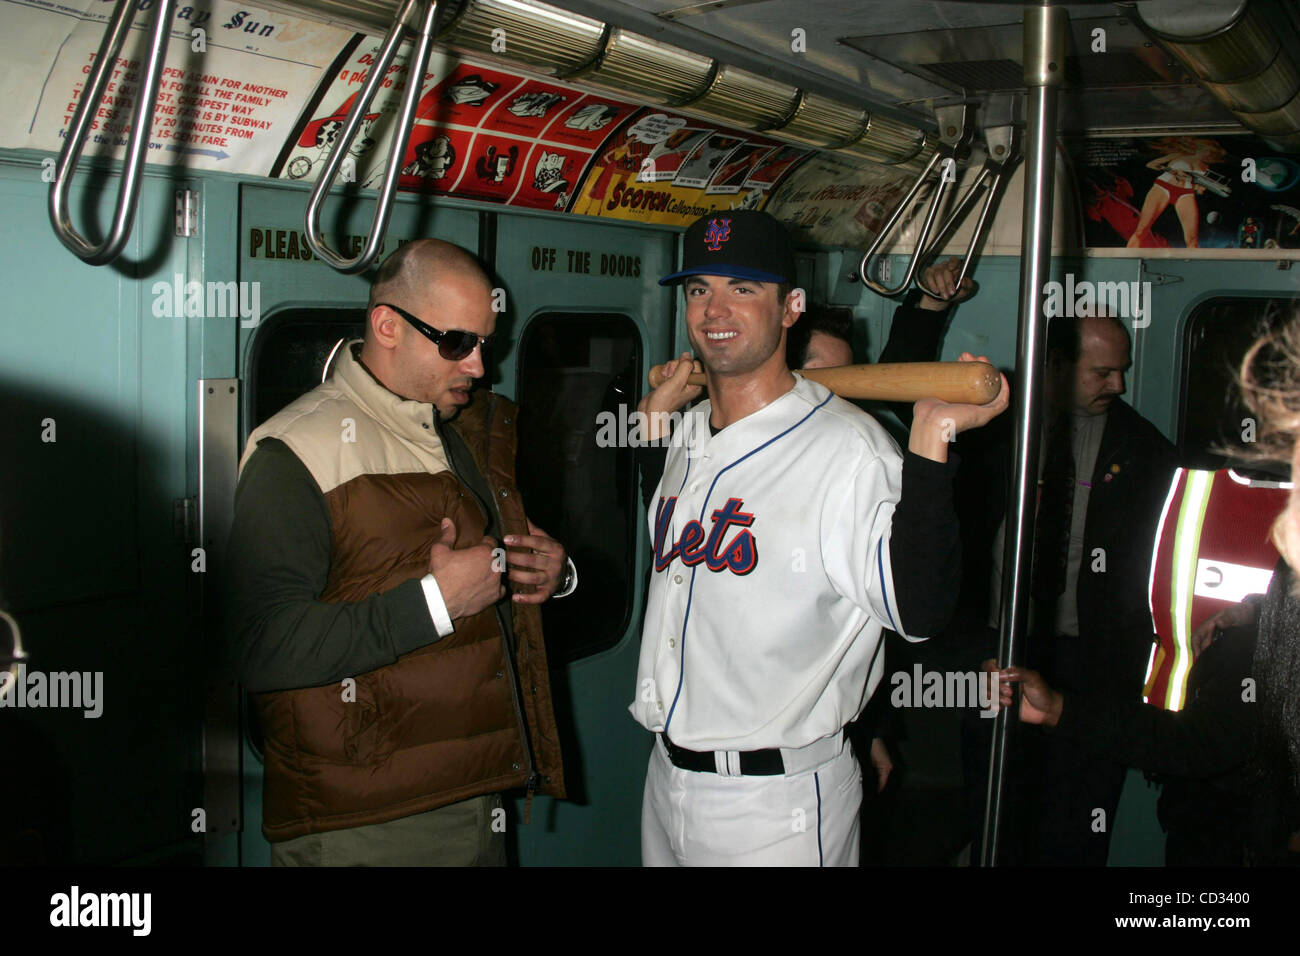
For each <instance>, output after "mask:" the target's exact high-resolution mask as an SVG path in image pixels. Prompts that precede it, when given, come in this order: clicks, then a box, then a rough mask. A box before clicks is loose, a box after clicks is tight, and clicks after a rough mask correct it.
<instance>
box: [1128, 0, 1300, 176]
mask: <svg viewBox="0 0 1300 956" xmlns="http://www.w3.org/2000/svg"><path fill="white" fill-rule="evenodd" d="M1132 9H1133V14H1134V16H1135V17H1137V19H1138V20H1139V22H1141V23H1142V24H1143V26H1144V27H1145V28H1146V30H1147V32H1148V33H1150V35H1151V36H1152V37H1153V38H1154V39H1155V40H1157V41H1158V42H1159V43H1160V45H1161V46H1163V47H1164V48H1165V49H1167V50H1168V51H1169V52H1170V53H1172V54H1173V55H1174V56H1176V57H1177V58H1178V59H1179V60H1181V61H1182V63H1183V64H1184V65H1185V66H1186V67H1187V68H1188V69H1189V70H1191V71H1192V73H1193V74H1195V75H1196V77H1197V78H1198V79H1199V80H1200V81H1201V83H1202V84H1203V85H1204V86H1205V88H1206V89H1207V90H1209V92H1210V93H1211V94H1212V95H1213V96H1214V97H1215V98H1216V99H1217V100H1219V102H1221V103H1223V105H1224V106H1226V107H1227V108H1228V109H1230V110H1231V111H1232V112H1233V114H1234V115H1235V116H1236V117H1237V119H1239V120H1240V121H1241V123H1242V125H1244V126H1246V127H1247V128H1248V129H1251V130H1253V131H1255V132H1256V133H1258V134H1259V135H1260V136H1263V137H1264V138H1265V139H1266V140H1268V141H1269V142H1270V143H1271V144H1273V146H1275V147H1276V148H1278V149H1282V150H1285V151H1288V152H1300V70H1297V67H1296V61H1295V59H1294V58H1293V56H1292V54H1290V53H1288V52H1287V48H1288V47H1290V48H1292V49H1295V48H1297V47H1298V46H1300V37H1297V36H1296V31H1295V27H1294V24H1293V23H1292V22H1291V21H1290V19H1289V18H1288V17H1287V15H1286V12H1285V10H1283V9H1281V5H1280V4H1278V5H1269V9H1267V10H1266V9H1265V5H1264V4H1260V3H1254V2H1251V0H1228V2H1225V0H1206V2H1203V3H1201V4H1198V5H1197V6H1195V7H1192V8H1189V7H1188V6H1187V5H1186V4H1185V3H1180V2H1174V0H1147V2H1145V3H1142V4H1135V5H1134V6H1133V8H1132Z"/></svg>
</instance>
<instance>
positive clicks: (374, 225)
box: [306, 0, 438, 274]
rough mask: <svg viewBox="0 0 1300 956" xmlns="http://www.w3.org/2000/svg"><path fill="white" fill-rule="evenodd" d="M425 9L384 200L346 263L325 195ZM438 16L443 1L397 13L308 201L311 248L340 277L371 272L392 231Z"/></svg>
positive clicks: (419, 2)
mask: <svg viewBox="0 0 1300 956" xmlns="http://www.w3.org/2000/svg"><path fill="white" fill-rule="evenodd" d="M421 7H423V15H422V16H421V17H420V30H419V39H418V44H417V47H416V51H415V57H414V59H413V60H412V61H411V62H410V63H409V66H410V69H409V71H408V78H407V86H406V91H405V92H404V93H403V95H402V107H401V112H400V114H399V116H398V120H397V122H398V125H397V129H396V130H395V131H394V133H393V145H392V148H391V149H390V151H389V154H388V162H387V164H386V165H385V169H384V183H383V185H382V186H381V187H380V189H379V198H378V200H377V201H376V203H375V215H374V218H373V219H372V220H371V223H370V235H369V236H367V237H366V244H365V246H364V247H363V248H362V250H361V252H360V253H358V254H357V256H356V257H355V258H352V259H345V258H344V257H343V256H341V255H339V254H338V253H336V252H335V251H334V250H333V249H331V248H330V247H329V246H328V245H326V243H325V237H324V235H322V233H321V229H320V207H321V204H322V203H323V202H324V201H325V194H326V193H327V192H328V191H329V188H330V185H331V184H332V183H333V182H334V177H335V176H337V175H338V171H339V167H340V166H342V164H343V161H344V160H345V159H346V158H347V155H348V150H349V149H350V148H351V146H352V140H353V139H355V138H356V135H357V130H358V129H360V127H361V121H362V118H363V117H364V116H365V115H366V112H367V111H368V110H369V108H370V103H371V101H372V100H374V98H375V94H376V93H377V92H378V91H379V88H380V85H381V84H382V83H383V80H384V76H385V74H387V72H388V67H389V66H390V65H391V64H392V62H393V58H394V57H395V56H396V55H397V50H398V47H400V46H401V44H402V40H403V33H404V32H405V30H406V29H407V21H408V19H410V18H411V14H412V13H413V12H415V11H417V10H419V9H420V8H421ZM437 12H438V2H437V0H405V2H404V3H403V4H402V6H401V8H400V9H399V10H398V11H397V16H396V18H395V19H394V20H393V25H392V26H391V27H389V28H388V35H387V36H385V37H384V44H383V46H382V47H381V48H380V51H379V56H378V58H377V59H376V60H375V62H374V63H373V64H371V66H370V70H369V72H368V73H367V74H366V80H365V83H364V84H363V85H362V87H361V91H360V92H359V93H358V94H357V98H356V99H355V100H353V101H352V108H351V109H350V110H348V117H347V119H346V120H345V121H344V123H343V129H342V130H341V131H340V133H339V136H338V139H336V140H335V141H334V147H333V149H332V150H331V151H330V155H329V158H328V159H327V160H326V161H325V167H324V169H322V170H321V174H320V177H319V178H318V179H317V180H316V185H315V186H314V187H313V188H312V191H311V197H310V198H309V199H308V200H307V230H306V232H307V245H308V246H310V247H311V251H312V252H314V253H315V254H316V255H317V256H319V257H320V258H321V259H323V260H324V261H325V262H327V263H329V264H330V265H331V266H333V267H334V268H335V269H337V270H338V271H339V272H342V273H345V274H353V273H357V272H364V271H365V270H366V269H368V268H370V266H371V264H373V263H374V261H375V258H376V257H377V256H378V255H379V247H380V245H381V244H382V243H383V241H384V233H385V232H386V231H387V229H388V218H389V216H390V215H391V214H392V211H393V194H394V193H395V192H396V191H397V181H398V179H399V178H400V174H401V168H402V159H403V157H404V156H405V155H406V144H407V143H408V142H409V141H410V138H411V126H412V123H413V121H414V119H415V107H416V105H417V104H418V103H419V100H420V91H421V89H423V87H424V74H425V73H426V72H427V70H428V66H429V50H430V48H431V47H432V46H433V34H434V22H435V20H436V18H437Z"/></svg>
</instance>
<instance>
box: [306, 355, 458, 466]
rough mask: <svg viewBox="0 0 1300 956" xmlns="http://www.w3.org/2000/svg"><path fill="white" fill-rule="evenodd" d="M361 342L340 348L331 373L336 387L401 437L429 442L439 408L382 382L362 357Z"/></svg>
mask: <svg viewBox="0 0 1300 956" xmlns="http://www.w3.org/2000/svg"><path fill="white" fill-rule="evenodd" d="M361 342H362V340H361V339H353V340H352V341H350V342H347V343H345V344H344V346H343V348H342V349H340V350H339V354H338V357H337V358H336V359H335V360H334V371H333V373H332V374H331V378H332V379H333V380H334V385H335V387H336V388H338V389H339V391H341V392H342V393H343V394H345V395H346V396H347V397H348V398H350V399H352V401H354V402H356V403H357V405H359V406H360V407H361V409H362V410H363V411H365V412H366V413H367V414H368V415H370V417H372V418H374V419H375V420H376V421H378V422H380V423H381V424H383V425H385V426H386V427H388V428H389V429H391V430H392V431H394V432H395V433H397V434H398V435H400V436H401V437H403V438H407V439H410V440H411V441H415V442H425V441H428V440H429V435H430V433H431V432H433V431H434V429H433V419H434V416H435V415H437V414H438V411H437V409H436V408H434V407H433V405H431V404H429V403H427V402H417V401H415V400H414V399H409V398H403V397H402V396H400V395H398V394H397V393H396V392H392V391H389V390H388V389H387V388H385V387H384V386H383V385H382V384H380V382H379V380H378V379H377V378H375V376H374V375H373V374H371V372H370V371H369V369H367V368H366V367H365V366H364V365H362V364H361V361H360V359H359V358H358V356H359V354H360V352H361ZM434 434H436V432H435V433H434Z"/></svg>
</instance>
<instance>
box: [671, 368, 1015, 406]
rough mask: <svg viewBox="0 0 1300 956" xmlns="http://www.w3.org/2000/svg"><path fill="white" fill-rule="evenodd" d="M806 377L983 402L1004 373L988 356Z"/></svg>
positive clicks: (902, 398)
mask: <svg viewBox="0 0 1300 956" xmlns="http://www.w3.org/2000/svg"><path fill="white" fill-rule="evenodd" d="M799 374H800V375H802V376H803V377H804V378H807V379H810V380H811V381H814V382H819V383H821V384H822V385H825V386H826V387H827V388H829V389H830V390H831V391H832V392H834V393H835V394H836V395H839V396H841V397H842V398H865V399H871V400H873V401H885V402H915V401H918V400H919V399H922V398H937V399H940V400H942V401H945V402H963V403H966V404H970V405H985V404H987V403H989V402H991V401H993V399H995V398H997V395H998V391H999V390H1000V389H1001V388H1002V377H1001V375H1000V374H999V373H998V370H997V369H995V368H994V367H993V366H992V365H989V364H988V363H987V362H892V363H886V364H883V365H841V366H838V367H836V368H810V369H800V370H799ZM663 380H664V367H663V366H662V365H656V366H655V367H654V368H652V369H650V387H651V388H658V387H659V386H660V384H662V382H663ZM688 381H689V382H690V384H692V385H705V384H707V381H706V379H705V377H704V373H703V372H692V373H691V377H690V379H689V380H688Z"/></svg>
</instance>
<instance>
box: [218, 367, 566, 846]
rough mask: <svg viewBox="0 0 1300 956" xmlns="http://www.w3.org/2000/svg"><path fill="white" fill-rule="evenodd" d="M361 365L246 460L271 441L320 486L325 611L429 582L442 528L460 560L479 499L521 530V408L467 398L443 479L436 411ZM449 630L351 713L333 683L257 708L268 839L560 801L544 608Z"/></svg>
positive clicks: (512, 609) (484, 615) (478, 518)
mask: <svg viewBox="0 0 1300 956" xmlns="http://www.w3.org/2000/svg"><path fill="white" fill-rule="evenodd" d="M359 354H360V343H359V342H355V343H349V345H348V347H345V348H344V349H342V350H341V351H340V355H339V359H338V361H337V363H336V366H335V369H334V372H333V374H332V375H331V376H330V378H329V379H328V380H327V381H326V382H325V383H324V384H322V385H320V386H319V387H317V388H315V389H313V390H312V391H311V392H309V393H307V394H306V395H304V396H302V397H301V398H299V399H298V400H297V401H295V402H293V403H292V404H290V405H289V406H288V407H287V408H285V409H283V410H282V411H280V412H279V413H278V414H276V415H275V416H274V417H272V418H271V419H270V420H269V421H267V422H266V423H265V424H263V425H262V426H261V427H259V428H258V429H257V430H256V431H254V432H253V434H252V435H251V436H250V437H249V441H248V446H247V450H246V451H245V453H244V455H245V461H246V460H247V458H248V456H249V455H250V454H251V453H252V450H253V449H254V448H255V447H256V445H257V442H259V441H261V440H262V439H264V438H277V439H279V440H280V441H282V442H284V443H285V444H286V445H288V446H289V448H290V449H291V450H292V451H293V452H294V454H295V455H297V456H298V458H299V459H300V460H301V461H302V462H303V464H304V465H305V466H306V467H307V469H308V471H310V472H311V474H312V476H313V477H314V478H315V479H316V483H317V484H318V485H319V486H320V490H321V492H322V493H323V494H324V496H325V502H326V505H327V506H328V509H329V516H330V533H331V537H332V553H331V557H330V571H329V579H328V582H327V584H326V587H325V590H324V591H323V592H322V593H321V594H320V596H319V600H321V601H324V602H341V601H361V600H364V599H365V598H366V597H368V596H370V595H372V594H377V593H382V592H384V591H387V590H389V589H391V588H393V587H396V586H397V585H398V584H401V583H402V582H404V581H407V580H409V579H411V578H421V577H423V576H424V575H425V574H426V573H427V571H428V564H429V549H430V548H431V547H432V545H433V543H434V541H436V540H437V539H438V537H439V533H440V522H441V521H442V519H443V518H444V517H450V518H451V519H452V520H453V521H455V523H456V546H457V547H468V546H471V545H473V544H476V543H478V542H479V541H480V540H481V539H482V537H483V534H484V533H485V528H487V527H488V525H489V523H490V522H489V520H488V518H487V517H486V516H485V514H484V508H483V505H482V504H481V503H480V498H479V496H478V495H477V494H476V493H475V490H474V489H475V488H477V489H478V490H479V491H481V492H485V495H484V497H488V501H487V505H488V507H490V508H495V509H496V511H497V515H498V516H499V522H498V524H499V527H500V532H501V534H502V535H506V534H527V533H528V526H527V520H526V519H525V517H524V507H523V502H522V501H521V500H520V496H519V493H518V490H517V489H516V487H515V481H514V462H515V422H516V410H515V406H514V405H513V404H512V403H511V402H509V401H508V400H506V399H504V398H502V397H500V396H497V395H494V394H492V393H491V392H477V393H475V395H474V400H473V402H472V403H471V404H470V406H469V407H467V408H464V409H462V410H461V412H460V414H459V415H458V416H457V417H456V418H455V419H454V420H452V422H450V423H449V425H447V426H444V427H445V428H448V429H449V430H454V432H455V436H448V439H447V443H446V444H447V445H451V444H453V443H456V449H455V450H453V454H452V456H451V459H450V460H451V461H454V462H456V465H457V466H458V467H457V468H453V467H452V466H451V465H449V458H448V453H447V450H446V447H445V445H444V442H443V441H441V440H440V439H439V435H438V423H437V422H436V421H435V420H434V419H435V416H436V412H435V411H434V409H433V408H432V406H430V405H427V404H422V403H419V402H415V401H408V400H406V399H403V398H401V397H400V396H398V395H396V394H394V393H392V392H390V391H388V389H386V388H384V386H383V385H381V384H380V383H379V382H378V381H377V380H376V379H375V378H374V377H373V376H372V375H371V374H370V373H369V371H367V370H366V368H365V366H363V365H362V364H360V362H359V361H358V356H359ZM456 436H459V439H460V442H458V443H457V442H456ZM465 451H467V452H468V456H469V457H470V458H471V459H472V463H473V467H474V468H476V469H477V472H478V475H477V476H470V480H469V481H466V480H464V479H463V478H462V477H460V474H463V473H464V471H465V470H466V469H467V467H468V466H469V463H468V462H467V461H465V460H464V459H465V457H466V455H465ZM241 467H242V463H241ZM458 472H459V473H458ZM476 479H477V480H476ZM453 624H454V626H455V631H454V632H453V633H452V634H449V635H448V636H446V637H444V638H441V639H440V640H437V641H435V642H434V643H431V644H428V645H425V646H424V647H421V648H419V649H417V650H415V651H412V652H411V653H409V654H406V655H404V656H402V657H400V658H399V659H398V660H397V661H396V662H395V663H393V664H390V665H388V666H386V667H381V668H379V669H378V670H374V671H370V672H369V673H366V674H360V675H358V676H357V678H356V700H355V702H345V701H344V700H343V694H342V693H341V692H340V687H339V685H337V684H331V685H328V686H325V687H312V688H305V689H302V690H288V691H277V692H274V693H267V694H258V695H256V697H255V700H256V702H257V707H258V711H259V714H260V717H261V722H262V729H263V734H264V737H265V754H266V771H265V796H264V805H263V833H264V834H265V835H266V838H267V839H268V840H270V841H272V842H277V841H280V840H289V839H292V838H294V837H298V836H303V835H305V834H308V833H317V832H321V831H326V830H337V829H343V828H346V827H356V826H364V825H367V824H372V823H383V822H385V821H388V820H394V819H397V818H399V817H404V816H408V815H410V814H414V813H421V812H423V811H426V810H432V809H434V808H436V807H440V806H444V805H446V804H450V803H454V802H456V801H459V800H465V799H468V798H470V797H474V796H478V795H480V794H485V793H493V792H497V791H503V790H509V789H513V788H518V787H524V788H527V789H528V790H529V792H532V791H534V790H535V791H537V792H541V793H547V794H551V795H553V796H557V797H562V796H564V779H563V774H562V767H561V762H560V747H559V740H558V733H557V731H556V726H555V717H554V714H553V711H552V706H551V689H550V682H549V680H548V677H547V666H546V649H545V646H544V644H543V640H542V625H541V614H540V612H539V611H538V608H537V607H536V606H535V605H520V604H515V603H513V602H511V601H510V600H509V598H508V597H507V599H506V601H504V602H503V603H502V604H501V605H499V606H498V607H489V608H487V609H485V610H483V611H481V612H479V613H478V614H475V615H472V616H469V617H463V618H459V619H457V620H455V621H454V622H453ZM430 633H431V634H433V633H434V632H433V630H432V626H431V628H430ZM511 644H513V646H514V648H515V652H514V654H513V656H512V655H510V654H508V652H507V648H508V646H510V645H511ZM525 728H526V729H525Z"/></svg>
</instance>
